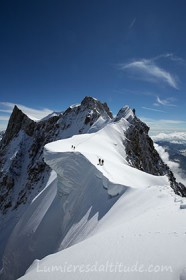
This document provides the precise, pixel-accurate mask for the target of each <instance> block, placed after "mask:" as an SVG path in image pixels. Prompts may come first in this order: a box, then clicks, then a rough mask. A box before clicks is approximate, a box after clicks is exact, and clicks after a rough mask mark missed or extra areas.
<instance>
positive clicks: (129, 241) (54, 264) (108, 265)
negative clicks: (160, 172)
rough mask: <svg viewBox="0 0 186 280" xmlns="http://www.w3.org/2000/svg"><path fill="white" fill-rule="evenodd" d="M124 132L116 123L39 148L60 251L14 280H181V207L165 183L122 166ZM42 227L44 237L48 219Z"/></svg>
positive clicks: (184, 233)
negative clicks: (52, 176) (53, 187)
mask: <svg viewBox="0 0 186 280" xmlns="http://www.w3.org/2000/svg"><path fill="white" fill-rule="evenodd" d="M128 126H129V123H128V122H127V121H126V119H123V118H121V119H120V120H119V121H118V122H111V123H110V124H108V125H107V126H105V127H104V128H103V129H102V130H100V131H98V132H97V133H92V134H85V135H79V136H73V137H72V138H70V139H67V140H61V141H57V142H53V143H50V144H47V145H46V146H45V161H46V162H47V163H48V164H49V165H50V166H51V167H52V169H54V170H55V171H56V173H57V190H58V191H57V196H58V198H59V199H61V208H60V209H61V210H60V211H61V212H60V214H58V215H59V216H60V217H61V219H60V218H57V219H55V221H56V224H57V223H58V224H60V226H61V229H62V230H61V234H62V235H61V236H60V238H59V239H58V242H59V243H58V249H56V251H59V252H56V253H55V254H53V255H49V256H47V257H45V258H44V259H42V260H38V259H37V260H35V261H34V263H33V264H32V266H31V267H30V268H29V269H28V271H27V273H26V274H25V276H23V277H22V278H21V279H25V280H31V279H37V280H40V279H42V280H44V279H45V280H47V279H54V280H58V279H67V280H71V279H80V280H84V279H89V280H95V279H102V280H104V279H107V280H108V279H113V278H114V279H118V280H120V279H127V280H130V279H131V280H134V279H135V280H140V279H143V280H149V279H158V280H161V279H162V280H166V279H167V280H173V279H175V280H176V279H182V280H183V279H185V278H184V274H185V272H184V266H185V265H186V250H185V247H184V246H185V242H186V219H185V218H186V210H185V208H186V201H185V200H184V199H183V198H180V197H179V196H177V195H175V194H174V192H173V190H172V189H171V188H170V187H169V182H168V179H167V177H166V176H159V177H157V176H153V175H150V174H147V173H144V172H142V171H139V170H137V169H135V168H132V167H130V166H129V165H128V164H127V162H126V160H125V156H126V155H125V149H124V146H123V141H124V137H125V136H124V132H125V130H126V129H127V127H128ZM72 145H73V146H75V149H73V148H72ZM99 158H103V159H104V165H103V166H101V165H99V164H98V159H99ZM36 200H37V199H36ZM58 210H59V208H58ZM56 214H57V213H56ZM32 219H33V220H34V219H35V218H34V217H32ZM32 219H30V222H31V221H32ZM56 224H55V222H54V223H53V227H54V238H56V231H55V228H56V227H57V225H56ZM45 226H46V228H45V230H46V231H44V232H47V229H48V228H49V227H50V226H51V224H50V220H48V223H46V224H45ZM43 238H44V240H46V237H45V235H44V234H43V235H42V236H41V235H40V239H38V246H40V244H39V243H40V242H43ZM34 239H35V238H34ZM45 245H46V246H48V245H49V244H48V243H47V242H45ZM182 271H183V272H182ZM7 279H8V278H7Z"/></svg>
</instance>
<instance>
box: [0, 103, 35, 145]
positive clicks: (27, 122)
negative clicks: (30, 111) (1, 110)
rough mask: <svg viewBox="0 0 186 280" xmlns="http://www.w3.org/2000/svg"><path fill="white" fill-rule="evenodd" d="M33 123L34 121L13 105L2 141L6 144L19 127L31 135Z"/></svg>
mask: <svg viewBox="0 0 186 280" xmlns="http://www.w3.org/2000/svg"><path fill="white" fill-rule="evenodd" d="M34 125H35V122H34V121H33V120H31V119H30V118H29V117H28V116H27V115H25V114H24V113H23V112H22V111H21V110H20V109H19V108H18V107H17V106H16V105H15V106H14V109H13V111H12V114H11V116H10V119H9V122H8V126H7V129H6V133H5V134H4V137H3V139H2V143H3V144H4V145H7V144H8V143H9V142H10V141H11V139H12V138H13V137H15V136H16V135H17V133H18V132H19V131H20V130H21V129H23V130H24V131H25V132H26V133H27V134H28V135H29V136H31V135H32V134H33V129H34Z"/></svg>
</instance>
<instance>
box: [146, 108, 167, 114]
mask: <svg viewBox="0 0 186 280" xmlns="http://www.w3.org/2000/svg"><path fill="white" fill-rule="evenodd" d="M142 109H145V110H149V111H154V112H162V113H165V111H163V110H158V109H153V108H149V107H142Z"/></svg>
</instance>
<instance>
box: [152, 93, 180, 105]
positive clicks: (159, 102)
mask: <svg viewBox="0 0 186 280" xmlns="http://www.w3.org/2000/svg"><path fill="white" fill-rule="evenodd" d="M156 101H157V103H154V105H155V106H159V105H163V106H173V107H175V106H176V105H175V104H173V103H172V102H174V101H175V98H173V97H169V98H166V99H160V98H159V96H157V98H156Z"/></svg>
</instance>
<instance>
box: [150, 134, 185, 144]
mask: <svg viewBox="0 0 186 280" xmlns="http://www.w3.org/2000/svg"><path fill="white" fill-rule="evenodd" d="M152 138H153V140H154V141H169V142H173V143H175V142H184V143H186V132H172V133H159V134H157V135H155V136H153V137H152Z"/></svg>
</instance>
